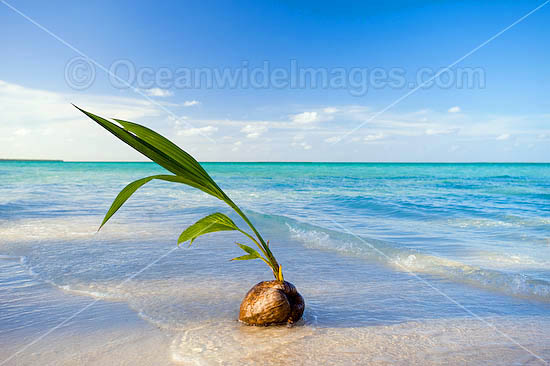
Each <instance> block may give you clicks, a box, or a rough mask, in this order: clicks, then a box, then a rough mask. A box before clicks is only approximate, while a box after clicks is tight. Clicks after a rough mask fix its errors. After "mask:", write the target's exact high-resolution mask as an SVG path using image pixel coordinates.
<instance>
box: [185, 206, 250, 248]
mask: <svg viewBox="0 0 550 366" xmlns="http://www.w3.org/2000/svg"><path fill="white" fill-rule="evenodd" d="M233 230H238V231H240V230H239V228H238V227H237V225H235V223H234V222H233V221H232V220H231V219H230V218H229V217H227V216H226V215H224V214H222V213H219V212H216V213H213V214H211V215H208V216H206V217H203V218H202V219H200V220H199V221H197V222H195V223H194V224H193V225H191V226H189V227H188V228H187V229H185V230H184V231H183V232H182V233H181V235H180V237H179V239H178V244H180V243H183V242H185V241H187V240H191V242H190V243H189V244H190V245H191V244H193V242H194V241H195V239H196V238H198V237H199V236H201V235H204V234H208V233H214V232H216V231H233Z"/></svg>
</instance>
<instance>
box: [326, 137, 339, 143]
mask: <svg viewBox="0 0 550 366" xmlns="http://www.w3.org/2000/svg"><path fill="white" fill-rule="evenodd" d="M340 140H341V138H340V137H338V136H332V137H329V138H326V139H325V142H328V143H329V144H334V143H337V142H340Z"/></svg>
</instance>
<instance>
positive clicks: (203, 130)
mask: <svg viewBox="0 0 550 366" xmlns="http://www.w3.org/2000/svg"><path fill="white" fill-rule="evenodd" d="M216 131H218V128H217V127H214V126H205V127H194V128H187V129H182V130H179V131H178V135H179V136H196V135H201V136H208V135H211V134H213V133H214V132H216Z"/></svg>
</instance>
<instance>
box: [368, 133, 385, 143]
mask: <svg viewBox="0 0 550 366" xmlns="http://www.w3.org/2000/svg"><path fill="white" fill-rule="evenodd" d="M384 137H385V135H384V134H383V133H382V132H378V133H375V134H370V135H367V136H365V138H364V139H363V140H364V141H365V142H372V141H378V140H382V139H383V138H384Z"/></svg>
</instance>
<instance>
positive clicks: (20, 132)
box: [13, 128, 30, 136]
mask: <svg viewBox="0 0 550 366" xmlns="http://www.w3.org/2000/svg"><path fill="white" fill-rule="evenodd" d="M29 132H30V131H29V130H27V129H26V128H18V129H17V130H15V131H13V134H14V135H16V136H25V135H28V134H29Z"/></svg>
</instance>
